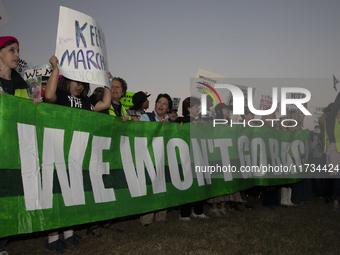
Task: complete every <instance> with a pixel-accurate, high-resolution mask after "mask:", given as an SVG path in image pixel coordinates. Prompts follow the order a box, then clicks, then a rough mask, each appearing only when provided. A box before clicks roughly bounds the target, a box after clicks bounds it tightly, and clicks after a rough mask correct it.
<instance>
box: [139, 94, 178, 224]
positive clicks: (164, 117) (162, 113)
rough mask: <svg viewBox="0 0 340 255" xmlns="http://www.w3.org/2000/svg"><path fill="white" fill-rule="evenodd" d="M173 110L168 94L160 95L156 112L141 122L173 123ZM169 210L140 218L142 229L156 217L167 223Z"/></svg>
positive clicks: (144, 117) (151, 213) (141, 119)
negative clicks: (171, 117) (171, 115)
mask: <svg viewBox="0 0 340 255" xmlns="http://www.w3.org/2000/svg"><path fill="white" fill-rule="evenodd" d="M171 108H172V100H171V97H170V96H169V95H168V94H159V95H158V96H157V99H156V104H155V110H154V111H153V112H152V113H149V112H148V113H144V114H143V115H142V116H141V118H140V121H155V122H162V123H163V125H164V124H165V123H166V122H168V121H169V122H172V120H171V119H170V118H169V116H168V114H167V113H168V112H169V111H170V109H171ZM166 212H167V210H160V211H157V212H150V213H147V214H144V215H143V216H141V217H140V224H141V226H142V227H144V226H149V225H150V224H151V223H152V221H153V218H154V217H155V220H156V221H165V219H166Z"/></svg>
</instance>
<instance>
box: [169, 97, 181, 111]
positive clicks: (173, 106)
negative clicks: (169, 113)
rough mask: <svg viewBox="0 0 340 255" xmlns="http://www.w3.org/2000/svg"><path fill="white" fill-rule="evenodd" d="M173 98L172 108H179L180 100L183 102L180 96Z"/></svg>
mask: <svg viewBox="0 0 340 255" xmlns="http://www.w3.org/2000/svg"><path fill="white" fill-rule="evenodd" d="M171 99H172V109H176V110H178V107H179V102H181V98H180V97H173V98H171ZM170 110H171V109H170Z"/></svg>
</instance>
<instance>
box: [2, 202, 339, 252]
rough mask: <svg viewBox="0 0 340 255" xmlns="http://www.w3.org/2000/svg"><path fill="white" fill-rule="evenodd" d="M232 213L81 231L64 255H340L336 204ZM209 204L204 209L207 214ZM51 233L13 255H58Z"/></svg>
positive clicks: (22, 244) (24, 240) (32, 238)
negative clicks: (49, 246)
mask: <svg viewBox="0 0 340 255" xmlns="http://www.w3.org/2000/svg"><path fill="white" fill-rule="evenodd" d="M254 205H255V207H256V208H255V209H254V210H248V209H245V207H244V205H240V206H239V208H240V209H241V211H240V212H238V211H231V212H229V217H223V218H217V217H213V216H211V217H210V219H206V220H202V219H192V220H191V221H190V222H181V221H179V220H178V215H179V211H172V212H168V214H167V221H166V223H163V222H155V223H154V224H152V225H150V226H148V227H143V228H142V227H141V226H140V225H139V220H138V217H137V216H134V217H133V216H132V217H130V218H128V219H124V220H117V223H115V226H116V227H117V228H120V229H123V232H117V231H114V230H104V229H103V230H101V232H102V234H103V236H102V237H96V238H93V237H91V236H87V235H86V228H87V226H84V225H82V226H78V227H77V228H76V229H75V230H76V234H78V235H79V236H81V237H82V239H81V245H80V246H78V247H76V248H73V249H71V250H68V251H66V252H65V254H68V255H73V254H74V255H76V254H84V255H86V254H96V255H101V254H102V255H107V254H108V255H109V254H202V255H203V254H339V251H340V239H339V238H340V212H334V211H332V203H329V204H325V202H324V200H323V199H318V198H313V200H312V201H311V202H309V203H307V204H306V205H305V206H296V207H289V208H287V207H275V208H273V209H270V208H264V207H262V206H261V200H259V199H257V200H256V201H255V204H254ZM209 208H210V207H209V205H208V204H207V205H206V206H205V213H206V214H207V215H208V211H209ZM46 235H47V233H33V234H30V235H21V236H16V237H12V238H11V239H10V242H9V244H8V245H7V252H8V253H9V254H10V255H16V254H37V255H40V254H54V253H52V252H49V251H47V250H46V249H45V241H46V239H47V237H46Z"/></svg>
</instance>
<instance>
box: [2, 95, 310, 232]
mask: <svg viewBox="0 0 340 255" xmlns="http://www.w3.org/2000/svg"><path fill="white" fill-rule="evenodd" d="M0 146H1V147H0V148H1V161H0V175H1V185H0V219H1V228H0V237H4V236H9V235H15V234H22V233H31V232H36V231H44V230H49V229H56V228H60V227H66V226H73V225H78V224H83V223H87V222H95V221H100V220H106V219H112V218H116V217H121V216H126V215H133V214H140V213H144V212H148V211H153V210H158V209H163V208H168V207H172V206H176V205H180V204H185V203H188V202H193V201H198V200H203V199H207V198H210V197H215V196H218V195H223V194H229V193H233V192H236V191H240V190H244V189H247V188H250V187H252V186H254V185H277V184H284V183H293V182H296V181H298V180H300V179H301V178H304V177H305V173H304V169H303V164H304V163H307V162H308V156H309V154H310V152H311V151H310V145H309V132H308V131H299V132H294V133H292V132H286V133H284V132H281V131H276V130H274V129H270V128H250V127H246V128H244V127H243V126H234V127H224V126H218V127H216V128H214V127H213V126H212V125H206V124H199V125H197V126H193V125H190V124H184V125H183V126H181V125H179V124H176V123H167V124H165V125H162V124H161V123H155V122H137V123H135V122H126V123H123V122H122V121H121V119H120V118H116V117H112V116H109V115H105V114H101V113H95V112H89V111H83V110H79V109H73V108H67V107H63V106H58V105H52V104H46V103H41V104H39V105H34V104H33V101H31V100H25V99H21V98H16V97H13V96H10V95H0ZM254 166H257V169H252V168H253V167H254ZM283 167H284V168H283ZM242 169H243V171H241V170H242Z"/></svg>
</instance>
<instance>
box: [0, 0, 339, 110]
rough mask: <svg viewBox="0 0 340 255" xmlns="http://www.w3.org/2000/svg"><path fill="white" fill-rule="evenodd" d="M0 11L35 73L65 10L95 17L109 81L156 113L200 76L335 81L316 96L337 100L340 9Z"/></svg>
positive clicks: (171, 0) (251, 4) (194, 6)
mask: <svg viewBox="0 0 340 255" xmlns="http://www.w3.org/2000/svg"><path fill="white" fill-rule="evenodd" d="M2 3H3V5H4V7H5V9H6V11H7V14H8V15H9V17H10V19H11V20H10V22H9V23H8V24H7V25H5V26H4V27H3V28H2V29H1V30H0V32H1V35H12V36H15V37H17V38H18V40H19V42H20V55H21V58H22V59H24V60H26V61H28V62H31V63H33V64H34V65H41V64H48V60H49V58H50V57H51V56H52V55H53V54H54V52H55V45H56V34H57V24H58V15H59V6H60V5H62V6H65V7H68V8H71V9H74V10H77V11H79V12H82V13H85V14H87V15H89V16H91V17H93V18H94V19H95V20H96V21H97V23H98V24H99V25H100V27H101V28H102V30H103V31H104V33H105V36H106V44H107V46H108V47H107V52H108V59H109V61H108V62H109V68H110V71H111V73H112V74H113V75H114V76H120V77H122V78H124V79H125V80H126V81H127V83H128V90H129V91H132V92H136V91H139V90H144V91H148V92H149V93H152V97H151V100H150V101H151V102H152V103H151V104H150V109H151V110H152V109H153V102H154V100H155V98H156V96H157V94H159V93H169V94H170V95H171V96H173V97H181V98H182V100H183V99H184V98H185V97H187V96H189V85H190V78H193V77H195V75H196V72H197V70H198V68H202V69H205V70H208V71H211V72H214V73H218V74H221V75H224V76H225V77H227V78H297V77H298V78H328V80H327V79H324V80H323V81H325V82H324V83H325V84H319V88H318V86H316V85H313V86H315V87H317V88H310V89H311V91H312V90H313V91H314V90H315V91H316V92H312V96H313V99H316V98H317V99H318V100H317V104H318V105H317V106H326V105H328V103H329V102H331V101H333V100H334V98H335V96H336V93H337V92H335V91H334V89H333V88H332V87H333V85H332V79H331V78H332V74H334V75H335V76H336V77H337V78H340V70H339V66H340V65H339V64H340V40H339V39H340V29H339V25H340V1H337V0H334V1H333V0H320V1H316V0H285V1H282V0H279V1H275V0H267V1H265V0H221V1H214V0H212V1H203V0H196V1H194V0H190V1H186V0H168V1H161V0H155V1H152V0H139V1H130V0H124V1H117V0H96V1H92V0H91V1H90V0H67V1H64V0H60V1H50V0H30V1H19V0H2ZM311 86H312V85H311ZM338 87H339V89H340V85H339V84H338ZM317 89H319V90H317ZM270 92H271V89H269V90H263V91H261V90H260V89H259V90H257V92H256V93H260V94H261V93H264V94H270ZM310 105H311V106H310V107H312V106H313V103H311V104H310ZM310 111H311V112H312V111H313V110H312V109H310Z"/></svg>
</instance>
